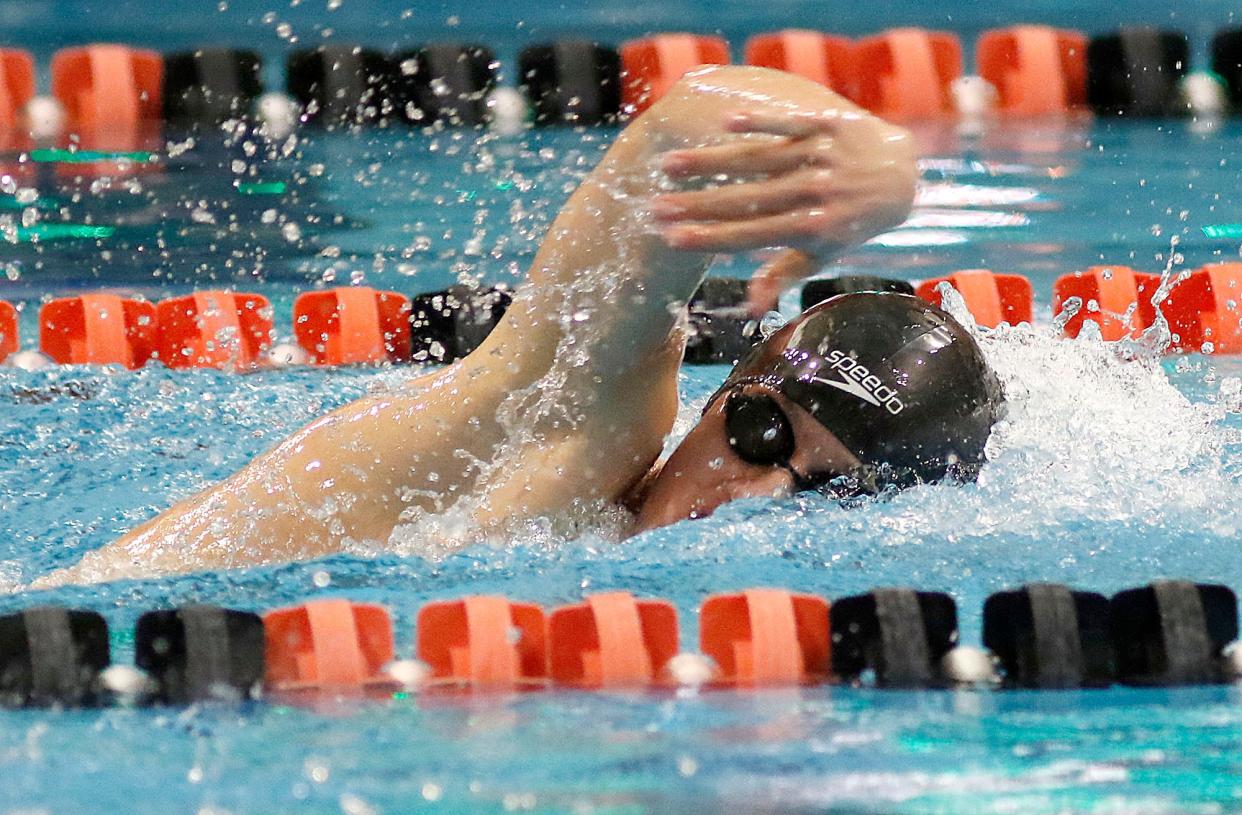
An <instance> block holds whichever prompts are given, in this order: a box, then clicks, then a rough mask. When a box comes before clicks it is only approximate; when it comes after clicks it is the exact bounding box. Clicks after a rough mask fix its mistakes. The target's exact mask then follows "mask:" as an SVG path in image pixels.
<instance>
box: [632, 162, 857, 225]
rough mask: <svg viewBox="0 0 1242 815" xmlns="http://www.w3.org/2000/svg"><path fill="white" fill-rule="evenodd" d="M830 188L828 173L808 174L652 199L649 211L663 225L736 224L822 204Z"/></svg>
mask: <svg viewBox="0 0 1242 815" xmlns="http://www.w3.org/2000/svg"><path fill="white" fill-rule="evenodd" d="M832 187H833V174H832V171H831V170H807V171H805V172H800V173H796V174H794V175H787V176H780V177H777V178H773V179H766V180H763V181H752V182H749V183H745V184H730V185H728V186H723V187H713V188H711V189H707V190H696V191H693V192H673V193H665V194H663V195H658V196H656V197H655V199H654V200H653V201H652V206H651V211H652V214H654V215H655V217H656V220H657V221H660V222H662V223H676V222H681V221H736V220H743V219H748V218H755V217H758V216H763V215H774V214H776V213H778V212H787V211H788V210H791V209H796V208H799V207H808V206H811V205H813V204H816V203H820V202H823V201H825V200H827V199H828V198H829V197H830V196H831V194H832Z"/></svg>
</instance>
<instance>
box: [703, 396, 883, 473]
mask: <svg viewBox="0 0 1242 815" xmlns="http://www.w3.org/2000/svg"><path fill="white" fill-rule="evenodd" d="M725 399H726V400H727V401H726V402H725V433H727V434H728V439H729V448H730V449H731V450H732V451H733V452H734V453H736V454H737V457H738V458H740V459H742V461H745V462H746V463H748V464H755V465H757V466H762V467H780V468H781V469H783V470H785V471H786V472H788V473H789V474H790V475H791V476H793V480H794V486H795V488H796V489H797V490H798V491H803V490H821V491H822V490H823V489H824V488H825V487H829V488H830V490H829V491H831V492H833V493H844V494H856V493H857V492H858V491H859V489H858V486H857V483H856V482H853V479H852V478H849V477H848V476H846V475H845V474H844V473H841V472H839V471H836V470H826V471H824V472H820V473H812V474H809V475H808V474H804V473H801V472H799V471H798V470H797V469H796V468H795V467H794V466H793V464H792V462H791V461H790V459H791V458H793V454H794V450H795V449H796V448H797V439H796V437H795V436H794V431H793V423H792V422H790V420H789V416H788V415H786V413H785V411H784V410H783V409H782V408H781V406H780V404H779V403H778V402H777V401H776V400H775V399H773V398H772V397H771V396H770V395H768V394H766V393H743V392H742V391H741V390H740V389H735V390H733V391H731V392H730V393H729V394H728V395H727V396H726V397H725ZM846 482H851V483H850V484H849V485H848V486H847V485H846Z"/></svg>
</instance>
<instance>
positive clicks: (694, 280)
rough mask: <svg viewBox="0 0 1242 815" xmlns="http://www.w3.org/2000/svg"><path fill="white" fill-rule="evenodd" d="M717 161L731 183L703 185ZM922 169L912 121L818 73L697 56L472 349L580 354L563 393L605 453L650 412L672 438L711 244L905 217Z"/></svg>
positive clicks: (806, 237)
mask: <svg viewBox="0 0 1242 815" xmlns="http://www.w3.org/2000/svg"><path fill="white" fill-rule="evenodd" d="M716 175H725V176H728V178H729V179H730V183H725V184H720V185H717V186H715V187H711V188H707V189H694V187H695V185H696V184H698V185H699V186H700V187H701V186H702V185H701V183H700V182H702V180H703V177H708V178H710V177H712V176H716ZM916 175H917V174H916V170H915V163H914V152H913V145H912V142H911V139H910V137H909V134H908V133H906V132H905V131H904V130H902V129H900V128H897V127H894V126H892V125H889V124H887V123H885V122H883V121H881V120H879V119H877V118H875V117H873V116H871V115H870V114H868V113H866V112H865V111H861V110H860V109H858V108H857V107H855V106H854V105H852V104H851V103H850V102H848V101H846V100H844V99H842V98H841V97H839V96H837V95H836V94H834V93H832V92H831V91H829V90H828V89H826V88H824V87H822V86H820V85H817V84H815V83H813V82H810V81H808V80H805V79H802V78H800V77H796V76H794V75H792V74H787V73H782V72H778V71H770V70H765V69H760V68H748V67H741V66H733V67H715V68H710V69H702V70H700V71H698V72H695V73H694V74H692V75H690V76H688V77H687V78H685V79H683V80H682V81H680V82H679V83H677V85H676V86H674V88H673V89H672V90H671V91H670V92H669V93H668V94H667V95H666V96H665V97H664V98H663V99H661V100H660V101H659V102H657V103H656V104H655V105H653V106H652V107H651V108H650V109H649V110H648V111H647V112H646V113H645V114H644V115H643V116H642V117H640V118H639V119H638V120H637V121H635V122H634V123H633V124H631V125H630V127H628V128H627V129H626V130H625V131H624V132H623V133H622V134H621V135H620V136H619V137H618V139H617V140H616V142H615V143H614V144H613V146H612V148H611V149H610V150H609V152H608V154H607V155H606V156H605V158H604V160H603V161H602V162H601V163H600V165H599V166H598V167H597V168H596V169H595V170H594V171H593V172H592V173H591V174H590V176H589V177H588V178H587V179H586V181H585V182H584V183H583V184H582V186H581V187H580V188H579V189H578V190H577V192H575V193H574V195H573V196H572V197H571V198H570V200H569V201H568V202H567V204H566V205H565V207H564V208H563V209H562V210H561V213H560V215H559V216H558V217H557V219H556V221H555V223H554V224H553V225H552V227H551V229H550V231H549V233H548V236H547V237H546V238H545V240H544V243H543V245H542V246H541V247H540V250H539V252H538V254H537V256H536V258H535V261H534V263H533V265H532V268H531V271H530V275H529V280H528V282H527V284H526V285H524V286H523V287H522V288H521V289H520V290H519V291H518V293H517V296H516V298H515V300H514V303H513V305H512V306H511V307H510V309H509V311H508V313H507V314H506V316H505V319H504V320H503V321H502V322H501V324H500V325H499V326H498V327H497V329H496V330H495V331H494V332H493V333H492V334H491V336H490V337H489V339H488V341H487V342H485V343H484V345H483V346H482V347H481V348H480V349H479V351H477V352H476V355H477V356H478V357H479V358H481V359H488V360H492V361H496V362H501V363H502V368H503V369H504V370H506V371H507V372H508V374H509V375H511V376H512V377H513V381H514V382H515V383H520V382H523V381H525V382H534V381H538V380H539V378H540V377H543V376H545V375H546V373H547V371H548V370H549V369H550V368H551V367H552V362H553V360H554V359H566V358H572V357H575V356H576V357H577V358H578V359H579V360H581V361H580V362H579V363H578V364H577V365H572V366H569V370H568V371H567V373H568V376H567V378H566V379H565V380H564V381H563V384H562V385H561V386H560V387H559V393H560V395H561V397H562V398H563V399H564V400H565V401H566V402H567V403H568V405H567V407H568V409H569V412H570V413H576V414H581V415H584V416H589V417H591V418H593V419H596V420H597V421H596V422H595V425H596V427H598V428H600V429H599V430H598V431H597V433H596V435H598V436H599V437H600V438H599V441H600V442H601V446H598V447H596V448H595V449H596V454H597V455H598V456H599V457H601V458H605V459H607V458H608V457H609V456H610V455H611V454H612V447H613V446H612V445H610V444H609V443H608V437H609V436H610V435H612V430H613V429H616V428H618V427H623V426H624V427H634V426H636V425H638V424H639V423H642V422H652V421H654V424H652V425H648V426H647V431H646V432H648V433H649V434H654V436H655V437H657V438H660V439H662V438H663V437H664V435H665V434H666V433H667V432H668V429H669V428H670V427H671V423H672V420H673V418H674V416H675V413H676V406H677V405H676V372H677V369H678V366H679V363H680V342H681V338H680V335H679V334H678V332H675V331H674V328H675V326H676V324H677V321H678V320H679V319H680V317H681V314H682V312H683V306H684V304H685V303H686V301H687V300H688V299H689V298H690V296H691V295H692V294H693V292H694V291H695V289H696V288H697V287H698V285H699V283H700V282H701V281H702V278H703V275H704V274H705V272H706V268H707V265H708V263H709V261H710V259H711V257H712V255H713V254H715V253H718V252H733V251H742V250H746V249H752V248H757V247H762V246H778V247H790V248H792V249H795V250H797V251H798V252H799V253H800V254H801V255H802V256H804V257H814V258H817V259H824V258H828V257H831V256H833V255H834V254H836V253H839V252H840V251H842V250H844V249H845V248H847V247H849V246H851V245H853V244H856V243H860V242H862V241H863V240H866V239H867V238H869V237H871V236H873V235H875V234H877V233H878V232H880V231H882V230H883V229H886V228H889V227H891V226H893V225H895V224H897V223H899V222H900V221H901V220H902V219H903V218H904V217H905V216H906V215H907V214H908V212H909V208H910V205H911V202H912V200H913V196H914V183H915V179H916ZM733 181H739V182H740V183H732V182H733ZM653 209H654V210H655V211H656V213H658V215H659V217H658V220H657V218H655V217H653V213H652V210H653ZM806 271H807V269H806V268H805V267H803V268H802V269H801V270H800V271H794V272H790V270H789V269H788V267H787V268H786V273H787V274H793V273H800V274H805V273H806ZM655 402H659V403H660V404H659V405H658V406H657V405H655V404H654V403H655ZM647 446H648V447H650V446H651V445H647ZM641 475H642V473H641V472H639V473H635V477H634V479H633V480H634V481H635V482H636V481H637V480H638V478H640V477H641Z"/></svg>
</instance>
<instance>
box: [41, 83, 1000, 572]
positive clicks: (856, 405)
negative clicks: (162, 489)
mask: <svg viewBox="0 0 1242 815" xmlns="http://www.w3.org/2000/svg"><path fill="white" fill-rule="evenodd" d="M916 175H917V173H916V170H915V162H914V150H913V145H912V144H911V139H910V136H909V134H907V133H906V132H905V131H904V130H902V129H900V128H897V127H895V126H892V125H890V124H887V123H885V122H883V121H881V120H879V119H877V118H875V117H873V116H871V115H870V114H868V113H866V112H865V111H863V110H860V109H859V108H857V107H855V106H854V105H852V104H850V103H849V102H847V101H845V100H844V99H841V98H840V97H838V96H836V95H835V94H833V93H832V92H831V91H829V90H827V89H826V88H824V87H822V86H820V85H817V84H815V83H812V82H810V81H807V80H804V79H801V78H799V77H796V76H793V75H790V74H786V73H780V72H776V71H770V70H766V69H761V68H749V67H740V66H731V67H705V68H701V69H698V70H697V71H695V72H693V73H691V74H690V75H688V76H687V77H686V78H684V79H683V80H681V81H680V82H679V83H678V84H677V85H676V86H675V87H674V88H673V89H672V90H671V91H670V92H669V93H668V94H667V95H666V96H665V97H664V98H662V99H661V100H660V101H659V102H657V103H656V104H655V105H653V106H652V107H651V108H650V109H649V110H648V111H647V112H646V113H645V114H644V115H643V116H641V117H639V118H638V119H637V120H635V121H634V122H633V123H631V124H630V125H629V127H627V128H626V129H625V130H624V131H623V132H622V133H621V134H620V135H619V136H618V137H617V139H616V141H615V142H614V143H613V145H612V146H611V148H610V149H609V150H608V152H607V154H606V155H605V156H604V158H603V160H602V161H601V162H600V164H599V166H597V167H596V168H595V169H594V171H592V173H591V174H590V175H589V177H588V178H587V179H586V180H585V181H584V182H583V183H582V185H581V186H580V187H579V188H578V190H577V191H576V192H575V193H574V194H573V195H572V196H571V197H570V199H569V201H568V202H567V203H566V204H565V206H564V208H563V209H562V210H561V212H560V214H559V215H558V217H557V219H556V221H555V222H554V223H553V225H552V226H551V228H550V230H549V232H548V235H547V236H546V238H545V239H544V242H543V245H542V246H541V247H540V250H539V252H538V254H537V256H536V258H535V260H534V262H533V265H532V267H531V269H530V272H529V275H528V279H527V281H526V282H525V284H524V285H523V286H521V287H520V288H519V289H518V291H517V292H516V294H515V296H514V300H513V303H512V305H511V306H510V308H509V309H508V311H507V312H506V314H505V317H504V319H503V320H502V321H501V323H500V324H499V325H498V326H497V328H496V329H495V330H494V331H493V332H492V333H491V335H490V336H489V337H488V338H487V340H486V341H485V342H484V343H483V344H482V345H481V346H480V347H479V349H478V350H477V351H475V352H474V353H472V354H471V355H469V356H468V357H466V358H465V359H462V360H459V361H457V362H455V363H453V364H452V365H449V366H447V367H445V368H443V369H439V370H436V371H433V372H431V373H427V374H424V375H422V376H419V377H417V378H415V379H413V380H412V381H410V382H409V383H407V384H405V385H403V386H401V387H400V388H399V389H396V390H394V391H392V392H388V393H380V394H373V395H370V396H367V397H365V398H362V399H359V400H357V401H355V402H353V403H351V404H349V405H346V406H345V407H343V408H340V409H339V410H336V411H334V412H333V413H330V414H329V415H327V416H324V417H322V418H320V419H318V420H316V421H313V422H311V423H310V424H309V425H307V426H306V427H305V428H303V429H301V430H299V431H298V432H296V433H294V434H293V435H292V436H290V437H289V438H288V439H286V440H284V441H283V442H281V443H280V444H278V445H277V446H276V447H275V448H274V449H273V450H271V451H269V452H267V453H266V454H264V455H262V456H259V457H258V458H257V459H255V460H254V461H253V462H252V463H251V464H249V465H248V466H246V467H245V468H244V469H242V470H241V471H240V472H238V473H237V474H236V475H234V476H232V477H231V478H229V479H227V480H225V481H224V482H223V483H221V484H219V485H216V486H214V487H211V488H209V489H207V490H205V491H204V492H202V493H200V494H198V495H196V496H194V497H191V498H189V499H187V500H184V501H182V502H180V503H179V504H177V505H175V506H174V507H173V508H171V509H170V510H168V511H167V512H165V513H163V514H162V515H160V516H158V517H156V518H154V519H153V520H151V521H149V522H147V523H145V524H143V525H142V526H140V527H138V528H137V529H135V530H134V531H133V532H131V533H130V534H128V535H126V536H125V537H123V538H121V539H120V540H118V541H116V542H114V543H112V544H111V545H108V546H105V547H104V548H102V549H100V550H98V551H96V552H92V553H90V554H88V555H87V556H86V557H85V558H84V559H83V560H82V561H81V562H80V563H79V564H77V565H76V566H74V567H71V568H70V569H67V570H64V571H61V572H57V573H54V574H52V575H49V576H47V577H46V578H43V579H42V580H40V581H38V582H37V583H36V584H35V585H36V586H38V585H44V586H46V585H57V584H61V583H65V582H92V581H100V580H109V579H116V578H121V577H143V576H153V575H158V574H163V573H170V572H185V571H191V570H195V569H206V568H215V569H218V568H235V567H243V566H251V565H256V564H262V563H272V562H282V561H289V560H295V559H307V558H313V557H317V556H321V555H324V554H328V553H331V552H336V551H341V550H342V549H348V548H351V547H354V546H370V547H376V548H378V547H382V546H384V545H385V544H386V543H387V542H388V541H389V539H390V536H392V535H393V532H394V529H396V528H397V527H398V526H400V525H403V524H413V523H415V522H416V521H417V520H419V519H426V518H429V517H449V518H453V519H456V521H457V524H458V526H466V527H468V528H469V529H470V530H471V532H472V534H474V533H477V534H474V538H473V539H475V540H478V539H482V538H486V537H489V536H495V537H503V535H504V534H505V531H506V530H508V529H513V528H515V527H518V526H520V525H521V524H523V523H524V522H527V521H529V520H531V519H537V518H550V517H551V518H555V517H564V516H565V515H566V514H568V513H572V512H574V511H579V512H581V511H590V510H591V509H592V508H595V509H596V510H598V509H599V508H603V507H605V506H606V505H609V504H612V505H617V504H622V505H625V506H628V507H630V508H631V509H632V510H633V511H634V512H635V517H636V528H637V529H639V530H642V529H649V528H652V527H655V526H659V525H661V524H668V523H672V522H674V521H677V520H680V519H685V518H691V517H702V516H705V515H708V514H710V513H711V512H712V511H713V510H714V509H716V507H718V506H719V505H720V504H722V503H724V502H725V501H729V500H732V499H735V498H739V497H742V496H780V495H787V494H789V493H791V492H793V491H795V490H798V489H803V488H812V487H814V488H823V489H829V490H832V491H836V492H838V493H840V494H859V493H871V492H875V491H879V490H883V489H884V488H886V487H887V486H889V485H891V486H894V487H904V486H907V485H910V484H914V483H919V482H923V481H934V480H938V479H941V478H944V477H946V476H948V477H958V478H963V479H969V478H971V477H972V476H973V474H974V472H975V470H977V468H978V466H979V464H980V463H981V462H982V461H983V444H984V442H985V441H986V438H987V434H988V430H989V428H990V426H991V422H992V420H993V418H994V415H995V410H996V408H997V405H998V403H999V398H1000V397H999V388H998V387H997V386H996V381H995V379H994V378H993V377H992V376H991V373H990V371H989V370H988V368H987V366H986V364H985V363H984V361H983V359H982V356H981V355H980V353H979V349H978V348H977V346H976V345H975V344H974V342H973V340H972V339H971V337H970V336H969V335H968V334H967V333H966V332H965V331H964V330H963V329H962V328H961V327H960V326H958V325H957V324H956V323H954V321H953V320H952V319H951V318H950V317H949V316H948V315H946V314H944V313H943V312H941V311H940V310H938V309H936V308H933V307H931V306H929V305H927V304H926V303H924V302H923V301H921V300H917V299H915V298H912V297H908V296H902V295H878V294H867V295H850V296H845V297H840V298H835V299H833V300H829V301H827V302H825V303H824V304H821V305H819V306H817V307H815V308H813V309H811V310H810V311H808V312H807V313H806V314H805V315H803V316H802V317H800V318H798V319H797V320H795V321H794V322H792V323H791V324H790V325H788V326H786V327H785V328H784V329H783V330H781V331H780V332H778V333H777V334H775V335H774V336H773V337H771V338H769V339H768V340H767V341H766V342H764V343H763V344H762V345H761V346H760V347H759V348H757V349H756V350H755V351H754V352H753V353H752V354H751V355H750V356H749V357H748V358H747V359H746V360H744V361H743V362H742V363H740V364H739V366H738V368H737V369H736V370H735V371H734V373H733V374H732V375H731V376H730V377H729V379H728V380H727V382H726V383H725V385H724V387H722V388H721V390H720V392H719V393H718V394H717V395H716V397H714V398H713V399H712V400H711V401H710V402H709V403H708V406H707V409H706V411H705V412H704V414H703V417H702V420H701V421H700V423H699V425H698V426H697V427H695V428H694V429H693V430H692V431H691V432H690V433H689V435H688V436H687V437H686V438H685V440H684V441H683V442H682V443H681V445H680V446H679V447H678V448H677V449H676V451H674V453H673V454H672V455H671V457H670V458H669V459H668V461H667V462H666V463H665V464H664V465H663V466H662V467H660V466H658V464H657V461H658V459H659V457H660V455H661V453H662V450H663V447H664V443H665V439H666V437H667V435H668V434H669V432H670V431H671V429H672V427H673V422H674V419H675V418H676V415H677V410H678V393H677V374H678V368H679V366H680V362H681V357H682V349H683V346H684V336H683V333H682V331H681V328H680V322H681V319H682V315H683V314H684V312H685V305H686V302H687V301H688V300H689V298H690V296H691V295H692V294H693V293H694V291H695V290H696V289H697V288H698V286H699V284H700V282H701V281H702V279H703V276H704V274H705V273H706V270H707V267H708V264H709V262H710V261H711V258H712V256H713V255H714V254H717V253H728V252H741V251H747V250H753V249H760V248H764V247H781V248H783V249H784V250H785V251H784V253H783V254H781V255H779V256H778V257H777V259H776V261H775V262H773V263H771V264H769V265H768V266H767V267H765V268H764V269H762V270H760V272H759V273H757V275H756V278H755V280H754V281H753V282H752V285H751V289H750V296H751V299H752V306H753V307H754V308H755V309H760V310H761V309H762V308H763V307H764V306H765V305H766V304H767V303H768V302H771V301H772V300H774V298H775V295H776V294H777V293H779V292H780V290H781V289H782V288H783V287H785V286H787V285H789V284H790V283H792V282H793V281H795V280H797V279H798V278H800V277H802V276H805V275H807V274H809V273H811V272H812V271H814V270H816V269H818V268H819V266H820V265H821V264H822V263H824V262H825V261H826V260H828V259H830V258H832V257H833V256H835V255H837V254H839V253H841V252H842V251H843V250H845V249H846V248H848V247H850V246H852V245H854V244H857V243H860V242H861V241H863V240H866V239H867V238H869V237H871V236H873V235H875V234H877V233H879V232H881V231H883V230H885V229H888V228H891V227H893V226H895V225H896V224H898V223H900V222H901V221H902V220H903V219H904V218H905V217H906V215H907V214H908V212H909V209H910V206H911V203H912V200H913V196H914V186H915V180H916ZM447 526H448V525H441V526H440V527H438V528H441V529H443V528H447ZM427 545H428V551H443V550H444V549H445V548H446V544H445V543H444V542H443V541H441V540H428V541H427ZM458 545H460V544H458Z"/></svg>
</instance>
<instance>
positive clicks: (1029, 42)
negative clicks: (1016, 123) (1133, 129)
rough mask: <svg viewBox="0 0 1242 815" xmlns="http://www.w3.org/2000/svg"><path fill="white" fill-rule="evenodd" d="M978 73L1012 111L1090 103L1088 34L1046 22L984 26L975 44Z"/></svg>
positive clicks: (1031, 112)
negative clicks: (1006, 26) (1055, 26)
mask: <svg viewBox="0 0 1242 815" xmlns="http://www.w3.org/2000/svg"><path fill="white" fill-rule="evenodd" d="M976 60H977V62H978V65H979V75H980V76H982V77H983V78H984V79H986V80H987V81H988V82H990V83H992V85H993V86H995V87H996V90H997V93H998V94H999V104H998V108H999V110H1000V111H1001V112H1002V113H1007V114H1010V115H1013V116H1041V115H1048V114H1057V113H1066V112H1068V111H1070V110H1072V109H1074V108H1083V107H1085V106H1086V104H1087V37H1086V35H1084V34H1081V33H1079V32H1077V31H1061V30H1057V29H1055V28H1050V27H1048V26H1042V25H1018V26H1013V27H1012V28H1002V29H997V30H994V31H985V32H984V33H983V35H982V36H980V37H979V42H978V47H977V48H976Z"/></svg>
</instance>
